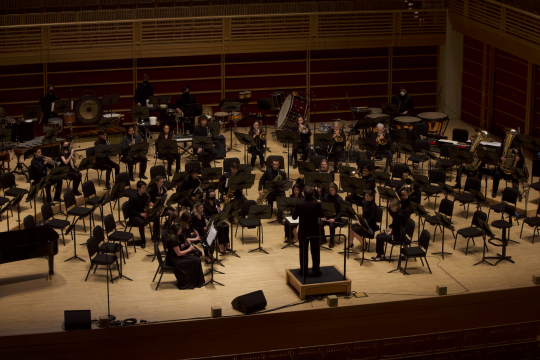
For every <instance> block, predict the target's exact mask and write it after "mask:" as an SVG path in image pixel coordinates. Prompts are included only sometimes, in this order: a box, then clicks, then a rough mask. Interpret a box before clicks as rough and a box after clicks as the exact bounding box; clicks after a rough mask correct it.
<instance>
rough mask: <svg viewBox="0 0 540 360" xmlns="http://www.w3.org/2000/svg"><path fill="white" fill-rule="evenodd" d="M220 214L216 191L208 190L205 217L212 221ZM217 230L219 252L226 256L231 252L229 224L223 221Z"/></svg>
mask: <svg viewBox="0 0 540 360" xmlns="http://www.w3.org/2000/svg"><path fill="white" fill-rule="evenodd" d="M220 212H221V208H220V207H219V200H218V199H216V191H215V190H212V189H208V190H206V196H205V198H204V215H205V216H206V218H207V219H210V218H211V217H212V216H214V215H216V214H218V213H220ZM216 230H217V240H218V244H219V252H220V253H222V254H225V250H229V251H230V250H231V245H230V241H229V224H227V223H226V222H225V221H222V222H221V223H220V224H219V225H218V226H216Z"/></svg>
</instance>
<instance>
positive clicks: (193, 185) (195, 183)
mask: <svg viewBox="0 0 540 360" xmlns="http://www.w3.org/2000/svg"><path fill="white" fill-rule="evenodd" d="M202 183H203V182H202V180H201V178H200V176H197V178H196V179H193V178H192V177H191V175H190V176H188V177H187V178H185V179H184V181H182V186H180V191H185V190H189V189H193V192H192V193H191V194H190V195H189V197H188V198H187V199H186V200H184V206H187V207H189V208H190V210H193V207H194V206H195V201H193V200H192V199H191V197H192V196H195V190H196V189H197V188H198V187H199V186H200V185H201V184H202Z"/></svg>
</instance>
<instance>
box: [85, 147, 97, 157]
mask: <svg viewBox="0 0 540 360" xmlns="http://www.w3.org/2000/svg"><path fill="white" fill-rule="evenodd" d="M90 156H96V148H95V147H89V148H88V149H86V157H90Z"/></svg>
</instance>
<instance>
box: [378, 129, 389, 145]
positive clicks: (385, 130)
mask: <svg viewBox="0 0 540 360" xmlns="http://www.w3.org/2000/svg"><path fill="white" fill-rule="evenodd" d="M386 133H388V126H385V127H384V129H383V133H382V136H383V137H382V139H380V140H379V141H378V142H377V144H378V145H382V146H384V145H386V144H387V143H388V142H387V141H386V139H385V138H386Z"/></svg>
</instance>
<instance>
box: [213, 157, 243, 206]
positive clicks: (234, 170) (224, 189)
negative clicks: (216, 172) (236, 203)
mask: <svg viewBox="0 0 540 360" xmlns="http://www.w3.org/2000/svg"><path fill="white" fill-rule="evenodd" d="M239 169H240V165H238V163H237V162H236V161H235V162H233V163H232V164H231V171H229V172H226V173H225V174H223V175H221V179H219V181H220V182H222V184H221V188H220V189H219V192H220V193H221V197H222V199H223V201H224V202H225V201H227V193H228V192H229V186H230V183H229V182H230V181H231V180H232V178H233V177H234V176H235V175H236V174H238V170H239ZM233 196H234V199H235V200H239V199H244V200H245V199H246V197H245V196H244V195H243V194H242V189H236V190H234V191H233Z"/></svg>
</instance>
